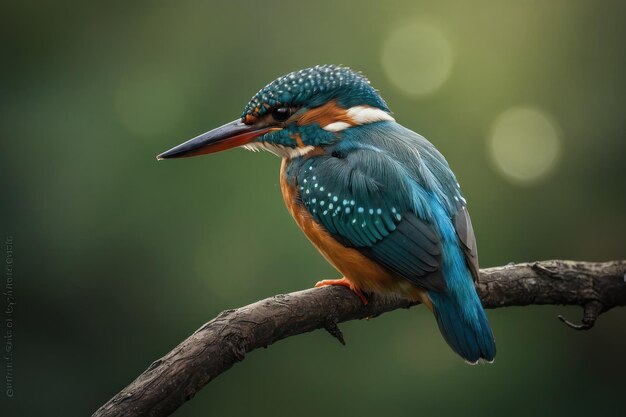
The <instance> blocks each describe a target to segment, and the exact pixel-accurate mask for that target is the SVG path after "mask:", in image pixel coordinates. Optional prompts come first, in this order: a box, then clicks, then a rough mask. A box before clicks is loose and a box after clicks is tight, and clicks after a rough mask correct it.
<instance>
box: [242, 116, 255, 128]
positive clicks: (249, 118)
mask: <svg viewBox="0 0 626 417" xmlns="http://www.w3.org/2000/svg"><path fill="white" fill-rule="evenodd" d="M243 122H244V123H245V124H247V125H253V124H255V123H256V117H254V116H253V115H251V114H246V118H245V120H244V121H243Z"/></svg>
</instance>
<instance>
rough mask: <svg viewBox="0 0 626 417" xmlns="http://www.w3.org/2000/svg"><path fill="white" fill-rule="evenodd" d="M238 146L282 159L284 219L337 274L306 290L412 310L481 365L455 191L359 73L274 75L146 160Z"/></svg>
mask: <svg viewBox="0 0 626 417" xmlns="http://www.w3.org/2000/svg"><path fill="white" fill-rule="evenodd" d="M235 147H242V148H245V149H248V150H252V151H259V150H264V151H269V152H271V153H273V154H275V155H277V156H279V157H281V158H282V162H281V168H280V187H281V191H282V194H283V199H284V202H285V204H286V206H287V209H288V211H289V213H290V214H291V216H292V217H293V218H294V219H295V221H296V223H297V224H298V226H299V227H300V229H302V231H303V232H304V234H305V235H306V236H307V237H308V239H309V240H310V241H311V242H312V244H313V245H314V246H315V247H316V248H317V249H318V251H319V252H320V253H321V254H322V255H323V256H324V258H326V260H327V261H328V262H329V263H330V264H332V265H333V266H334V267H335V269H337V270H338V271H339V272H340V273H341V274H342V275H343V277H342V278H341V279H334V280H322V281H320V282H318V283H317V284H315V286H316V287H323V286H327V285H339V286H345V287H348V288H349V289H350V290H352V291H353V292H354V293H355V294H356V296H358V297H359V298H360V299H361V300H362V301H363V303H365V304H367V303H368V299H367V296H366V295H365V294H377V295H381V296H384V297H400V298H404V299H408V300H411V301H415V302H421V303H423V304H424V305H426V306H427V307H428V309H429V310H431V311H432V313H433V314H434V316H435V318H436V322H437V324H438V327H439V330H440V332H441V334H442V335H443V338H444V339H445V341H446V342H447V343H448V345H449V346H450V347H451V348H452V350H453V351H454V352H456V353H457V354H458V355H459V356H461V358H463V359H464V360H465V361H466V362H467V363H470V364H476V363H479V362H481V363H485V362H487V363H491V362H493V360H494V357H495V354H496V346H495V340H494V336H493V332H492V330H491V326H490V324H489V321H488V319H487V316H486V314H485V311H484V309H483V306H482V304H481V301H480V298H479V297H478V295H477V292H476V288H475V282H477V280H478V278H479V267H478V253H477V245H476V238H475V234H474V231H473V228H472V223H471V219H470V216H469V212H468V209H467V201H466V200H465V198H464V197H463V194H462V192H461V188H460V185H459V183H458V181H457V179H456V177H455V175H454V173H453V172H452V170H451V169H450V166H449V164H448V162H447V161H446V159H445V158H444V157H443V155H442V154H441V153H440V152H439V151H438V150H437V149H436V148H435V146H434V145H433V144H432V143H431V142H429V141H428V140H427V139H425V138H424V137H423V136H421V135H419V134H417V133H415V132H413V131H412V130H410V129H408V128H406V127H404V126H402V125H401V124H399V123H398V122H396V121H395V119H394V117H393V115H392V112H391V111H390V109H389V107H388V106H387V103H386V102H385V100H383V98H382V97H381V95H380V94H379V92H378V90H376V89H375V88H374V87H372V86H371V84H370V81H369V80H368V79H367V78H366V77H365V76H364V75H363V74H362V73H360V72H356V71H353V70H352V69H350V68H348V67H345V66H340V65H317V66H314V67H311V68H306V69H302V70H298V71H294V72H291V73H289V74H287V75H284V76H282V77H279V78H277V79H276V80H274V81H272V82H270V83H269V84H267V85H266V86H265V87H263V88H262V89H261V90H260V91H259V92H258V93H256V94H255V95H254V96H253V97H252V98H251V100H250V101H249V102H248V104H247V105H246V106H245V108H244V110H243V113H242V115H241V117H239V118H238V119H235V120H234V121H232V122H230V123H226V124H224V125H223V126H220V127H217V128H215V129H213V130H211V131H209V132H206V133H203V134H201V135H199V136H197V137H195V138H193V139H190V140H188V141H186V142H184V143H182V144H180V145H178V146H175V147H173V148H172V149H170V150H168V151H166V152H163V153H161V154H160V155H158V156H157V159H158V160H163V159H173V158H184V157H190V156H196V155H203V154H210V153H214V152H219V151H224V150H227V149H231V148H235Z"/></svg>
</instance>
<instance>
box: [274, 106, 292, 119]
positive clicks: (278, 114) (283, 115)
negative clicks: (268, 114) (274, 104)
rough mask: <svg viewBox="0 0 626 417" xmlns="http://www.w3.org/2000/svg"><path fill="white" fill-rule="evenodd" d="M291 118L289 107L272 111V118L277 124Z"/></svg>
mask: <svg viewBox="0 0 626 417" xmlns="http://www.w3.org/2000/svg"><path fill="white" fill-rule="evenodd" d="M290 116H291V109H290V108H289V107H278V108H276V109H274V110H272V117H273V118H274V120H276V121H277V122H284V121H285V120H287V119H289V117H290Z"/></svg>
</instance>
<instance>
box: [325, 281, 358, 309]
mask: <svg viewBox="0 0 626 417" xmlns="http://www.w3.org/2000/svg"><path fill="white" fill-rule="evenodd" d="M327 285H341V286H342V287H348V288H350V290H351V291H352V292H353V293H355V294H356V295H358V296H359V298H360V299H361V301H363V304H365V305H367V304H368V301H367V298H365V295H363V293H362V292H361V290H360V289H358V288H357V287H355V286H354V285H353V284H352V283H351V282H350V281H348V280H347V279H346V278H341V279H325V280H323V281H318V282H317V283H315V288H319V287H325V286H327Z"/></svg>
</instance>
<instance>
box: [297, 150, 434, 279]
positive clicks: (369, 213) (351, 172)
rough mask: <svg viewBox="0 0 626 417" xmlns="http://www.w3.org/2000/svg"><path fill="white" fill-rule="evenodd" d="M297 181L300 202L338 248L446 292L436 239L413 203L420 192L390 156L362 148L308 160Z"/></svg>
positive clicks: (426, 221)
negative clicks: (352, 250)
mask: <svg viewBox="0 0 626 417" xmlns="http://www.w3.org/2000/svg"><path fill="white" fill-rule="evenodd" d="M297 183H298V187H299V194H300V199H301V202H302V204H303V205H304V206H305V207H306V208H307V209H308V211H309V212H310V213H311V215H312V216H313V217H314V218H315V219H316V220H317V221H318V222H319V223H321V224H322V225H323V226H324V227H325V228H326V230H327V231H328V232H330V233H331V234H332V235H333V237H335V238H336V239H337V240H339V241H340V242H342V243H343V244H344V245H346V246H350V247H354V248H356V249H358V250H359V251H361V252H362V253H363V254H365V255H366V256H368V257H369V258H371V259H373V260H375V261H377V262H378V263H380V264H382V265H384V266H385V267H387V268H388V269H390V270H391V271H393V272H395V273H397V274H398V275H401V276H403V277H405V278H407V279H409V280H410V281H412V282H413V283H415V284H416V285H418V286H420V287H423V288H425V289H432V290H436V291H443V290H444V289H445V288H446V286H445V280H444V279H443V276H442V275H441V272H440V257H441V256H440V255H441V242H440V238H439V236H438V233H437V231H436V229H435V227H434V226H433V224H432V223H430V222H429V221H428V220H427V219H426V218H427V217H428V216H427V215H426V214H425V213H422V214H423V216H421V217H420V216H419V213H418V212H419V211H421V210H427V207H425V206H424V207H421V208H420V207H416V204H415V199H416V195H415V194H416V193H417V194H419V193H424V194H426V191H425V190H424V189H423V188H422V187H420V186H419V184H417V183H415V181H413V180H412V179H411V176H410V175H409V174H408V173H407V172H406V170H405V169H404V168H403V167H402V165H401V164H399V163H398V161H396V160H394V158H392V157H391V156H390V155H388V154H387V153H385V152H377V151H375V150H372V149H367V148H364V149H354V150H351V151H350V152H347V153H345V154H340V153H337V152H334V153H333V155H326V156H319V157H315V158H310V159H308V160H306V161H304V163H303V164H302V166H301V168H300V170H299V172H298V175H297Z"/></svg>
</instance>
